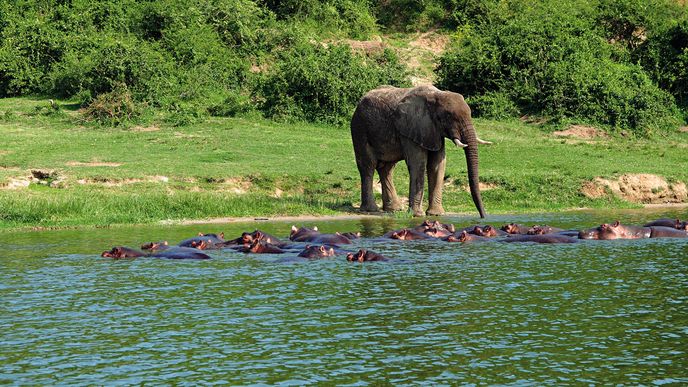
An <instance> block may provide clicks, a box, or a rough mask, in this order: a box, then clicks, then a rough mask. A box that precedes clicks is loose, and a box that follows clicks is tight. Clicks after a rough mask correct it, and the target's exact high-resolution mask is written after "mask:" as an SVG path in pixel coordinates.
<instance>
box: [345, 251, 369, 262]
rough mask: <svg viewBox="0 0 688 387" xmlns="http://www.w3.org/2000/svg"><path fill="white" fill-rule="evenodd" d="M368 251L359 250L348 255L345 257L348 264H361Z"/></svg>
mask: <svg viewBox="0 0 688 387" xmlns="http://www.w3.org/2000/svg"><path fill="white" fill-rule="evenodd" d="M367 252H368V251H367V250H366V249H360V250H358V251H357V252H355V253H349V254H347V255H346V260H347V261H349V262H363V261H365V256H366V253H367Z"/></svg>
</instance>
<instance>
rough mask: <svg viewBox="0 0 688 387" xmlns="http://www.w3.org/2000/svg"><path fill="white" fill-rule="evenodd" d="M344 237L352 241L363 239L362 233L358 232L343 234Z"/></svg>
mask: <svg viewBox="0 0 688 387" xmlns="http://www.w3.org/2000/svg"><path fill="white" fill-rule="evenodd" d="M342 235H343V236H345V237H347V238H349V239H350V240H352V241H353V240H354V239H361V233H360V232H358V231H356V232H343V233H342Z"/></svg>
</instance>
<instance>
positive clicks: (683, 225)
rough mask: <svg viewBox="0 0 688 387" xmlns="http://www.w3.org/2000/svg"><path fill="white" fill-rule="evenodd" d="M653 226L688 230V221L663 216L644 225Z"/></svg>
mask: <svg viewBox="0 0 688 387" xmlns="http://www.w3.org/2000/svg"><path fill="white" fill-rule="evenodd" d="M652 226H659V227H671V228H675V229H678V230H684V231H688V221H684V222H681V220H680V219H669V218H661V219H657V220H654V221H652V222H649V223H646V224H644V225H643V227H652Z"/></svg>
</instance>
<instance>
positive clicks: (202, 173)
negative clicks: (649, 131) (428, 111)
mask: <svg viewBox="0 0 688 387" xmlns="http://www.w3.org/2000/svg"><path fill="white" fill-rule="evenodd" d="M58 104H59V105H60V106H61V107H62V108H61V109H60V110H59V111H53V110H51V109H50V108H49V103H48V101H46V100H33V99H26V98H21V99H2V100H0V136H1V137H2V147H1V148H0V229H16V228H29V227H62V226H82V225H85V226H101V225H110V224H128V223H154V222H159V221H164V220H172V221H179V220H183V219H201V218H211V217H233V216H237V217H239V216H275V215H300V214H341V213H350V212H354V211H355V208H356V207H357V205H358V201H359V178H358V172H357V170H356V166H355V163H354V155H353V150H352V146H351V138H350V134H349V131H348V128H346V127H344V128H342V127H333V126H323V125H313V124H282V123H275V122H273V121H267V120H264V119H261V118H250V117H245V118H212V119H210V120H208V121H206V122H203V123H198V124H193V125H188V126H183V127H173V126H166V125H162V124H161V125H152V126H147V127H131V128H126V129H122V128H103V127H95V126H92V125H81V124H80V123H79V122H78V117H79V115H78V114H77V113H76V112H75V111H73V110H70V108H71V105H69V104H68V103H66V102H58ZM161 122H162V121H161ZM476 127H477V130H478V132H479V134H480V136H481V137H483V138H485V139H489V140H492V141H494V143H495V145H492V146H485V147H482V148H481V150H480V158H481V166H480V176H481V182H483V183H485V184H487V185H488V186H489V188H490V189H486V190H484V191H483V200H484V203H485V207H486V210H487V212H488V214H489V213H505V212H534V211H557V210H564V209H569V208H574V207H593V208H594V207H628V206H632V204H630V203H626V202H623V201H620V200H618V199H614V198H612V197H611V196H606V197H603V198H600V199H594V200H593V199H589V198H587V197H585V196H584V195H583V194H582V193H581V191H580V188H581V186H582V185H583V183H585V182H586V181H590V180H592V179H594V178H595V177H597V176H602V177H608V178H614V177H618V176H619V175H621V174H624V173H652V174H657V175H660V176H663V177H665V178H666V179H667V180H668V181H670V182H671V181H683V182H686V181H688V168H687V165H686V161H685V152H686V145H685V144H686V143H687V141H686V140H688V133H679V132H676V133H675V134H672V135H669V136H668V137H663V138H654V139H651V140H637V139H625V138H611V139H589V140H584V141H580V140H565V139H562V138H558V137H554V136H552V135H551V134H549V133H548V129H547V128H543V127H539V126H536V125H528V124H524V123H521V122H519V121H510V122H496V121H487V120H476ZM405 169H406V168H405V165H404V164H403V163H401V164H399V166H398V168H397V170H396V184H397V187H398V189H399V191H400V195H402V196H405V195H407V192H408V188H407V185H408V175H407V173H406V170H405ZM31 170H41V171H43V172H45V173H44V174H43V175H41V174H40V173H37V176H34V178H33V179H29V178H28V177H29V176H30V175H31V172H30V171H31ZM465 170H466V166H465V160H464V156H463V152H462V151H460V150H458V149H455V148H454V147H450V148H449V151H448V165H447V179H446V188H445V209H446V210H447V211H449V212H467V213H474V212H475V209H474V207H473V204H472V202H471V200H470V196H469V194H468V193H467V192H466V191H465V187H464V185H465V184H466V173H465ZM50 171H53V172H52V174H51V173H48V172H50ZM27 183H28V185H27ZM401 216H406V215H401Z"/></svg>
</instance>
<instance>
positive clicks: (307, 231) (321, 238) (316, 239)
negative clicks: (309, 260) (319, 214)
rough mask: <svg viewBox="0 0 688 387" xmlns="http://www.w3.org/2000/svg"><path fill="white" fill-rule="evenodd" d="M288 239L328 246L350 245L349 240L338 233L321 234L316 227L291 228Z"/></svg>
mask: <svg viewBox="0 0 688 387" xmlns="http://www.w3.org/2000/svg"><path fill="white" fill-rule="evenodd" d="M289 239H290V240H292V241H294V242H310V243H325V244H330V245H340V244H350V243H351V239H349V238H347V237H346V236H344V235H342V234H340V233H338V232H337V233H334V234H323V233H321V232H320V231H318V228H317V227H313V228H307V227H299V228H297V227H296V226H291V233H290V234H289Z"/></svg>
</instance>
